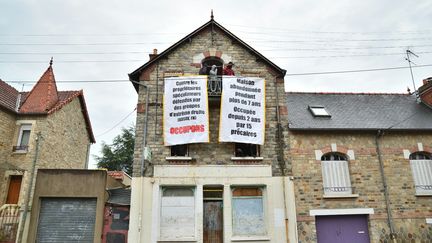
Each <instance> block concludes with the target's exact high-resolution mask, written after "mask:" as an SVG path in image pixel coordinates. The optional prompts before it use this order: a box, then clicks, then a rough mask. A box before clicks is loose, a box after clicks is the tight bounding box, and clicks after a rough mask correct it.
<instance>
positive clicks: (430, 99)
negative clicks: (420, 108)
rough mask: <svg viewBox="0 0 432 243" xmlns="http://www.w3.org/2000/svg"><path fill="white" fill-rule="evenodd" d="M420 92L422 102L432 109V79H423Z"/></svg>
mask: <svg viewBox="0 0 432 243" xmlns="http://www.w3.org/2000/svg"><path fill="white" fill-rule="evenodd" d="M418 92H419V96H420V100H421V102H423V103H424V104H425V105H427V106H429V107H430V108H432V77H429V78H426V79H423V85H422V86H421V87H420V88H419V89H418Z"/></svg>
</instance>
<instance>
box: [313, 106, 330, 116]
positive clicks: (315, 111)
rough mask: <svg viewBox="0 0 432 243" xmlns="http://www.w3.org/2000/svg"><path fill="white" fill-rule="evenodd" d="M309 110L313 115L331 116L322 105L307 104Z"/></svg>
mask: <svg viewBox="0 0 432 243" xmlns="http://www.w3.org/2000/svg"><path fill="white" fill-rule="evenodd" d="M309 110H310V112H311V113H312V115H313V116H315V117H331V115H330V113H328V111H327V110H326V109H325V107H324V106H309Z"/></svg>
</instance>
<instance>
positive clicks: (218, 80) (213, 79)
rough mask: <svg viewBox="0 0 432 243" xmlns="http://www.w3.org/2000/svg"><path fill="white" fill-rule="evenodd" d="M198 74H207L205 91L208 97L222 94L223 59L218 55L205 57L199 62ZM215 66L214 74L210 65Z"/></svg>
mask: <svg viewBox="0 0 432 243" xmlns="http://www.w3.org/2000/svg"><path fill="white" fill-rule="evenodd" d="M201 64H202V67H201V69H200V72H199V74H200V75H209V78H208V82H207V92H208V95H209V97H212V96H215V97H220V96H221V94H222V71H223V61H222V59H220V58H218V57H207V58H205V59H204V60H202V62H201ZM213 65H214V66H215V68H216V75H215V73H214V72H210V70H212V66H213Z"/></svg>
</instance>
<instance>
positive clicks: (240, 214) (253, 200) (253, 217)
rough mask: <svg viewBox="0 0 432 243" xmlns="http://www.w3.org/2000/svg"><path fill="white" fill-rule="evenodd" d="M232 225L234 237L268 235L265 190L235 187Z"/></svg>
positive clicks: (233, 190)
mask: <svg viewBox="0 0 432 243" xmlns="http://www.w3.org/2000/svg"><path fill="white" fill-rule="evenodd" d="M232 223H233V235H234V236H263V235H266V234H267V229H266V223H265V217H264V202H263V188H261V187H234V188H233V189H232Z"/></svg>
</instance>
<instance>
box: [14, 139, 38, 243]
mask: <svg viewBox="0 0 432 243" xmlns="http://www.w3.org/2000/svg"><path fill="white" fill-rule="evenodd" d="M41 137H42V136H41V133H40V132H38V133H37V135H36V139H35V140H36V151H35V156H34V158H33V164H32V168H31V170H30V179H29V181H28V185H27V193H26V198H25V201H24V211H23V214H22V217H21V223H20V224H19V230H18V240H17V242H18V243H21V242H22V237H23V233H24V228H25V224H26V220H27V211H28V205H29V201H30V196H31V192H32V189H33V180H34V176H35V171H36V162H37V159H38V155H39V145H40V140H41Z"/></svg>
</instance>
